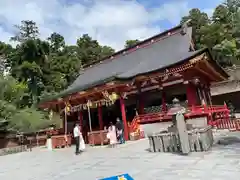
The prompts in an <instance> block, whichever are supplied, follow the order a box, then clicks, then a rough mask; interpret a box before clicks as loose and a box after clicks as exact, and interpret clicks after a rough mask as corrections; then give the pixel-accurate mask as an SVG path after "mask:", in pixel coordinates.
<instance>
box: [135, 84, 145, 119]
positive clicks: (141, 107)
mask: <svg viewBox="0 0 240 180" xmlns="http://www.w3.org/2000/svg"><path fill="white" fill-rule="evenodd" d="M136 86H137V91H138V95H137V98H138V99H137V113H138V114H144V98H143V94H142V90H141V84H140V83H136Z"/></svg>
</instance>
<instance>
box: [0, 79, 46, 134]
mask: <svg viewBox="0 0 240 180" xmlns="http://www.w3.org/2000/svg"><path fill="white" fill-rule="evenodd" d="M0 86H1V88H0V130H4V131H11V132H14V133H19V132H21V133H26V132H34V131H37V130H40V129H42V128H44V127H46V126H48V125H49V123H50V121H47V118H45V116H46V115H45V114H44V113H42V112H39V111H37V110H36V109H34V108H33V107H32V108H28V107H23V106H21V105H22V101H23V100H24V97H25V95H26V93H27V85H25V84H23V83H18V82H17V81H16V80H15V79H14V78H13V77H11V76H0Z"/></svg>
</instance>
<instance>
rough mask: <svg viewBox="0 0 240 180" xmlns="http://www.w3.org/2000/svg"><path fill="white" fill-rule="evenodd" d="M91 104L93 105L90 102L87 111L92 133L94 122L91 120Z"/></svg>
mask: <svg viewBox="0 0 240 180" xmlns="http://www.w3.org/2000/svg"><path fill="white" fill-rule="evenodd" d="M91 104H92V103H91V102H90V101H89V100H88V102H87V109H88V123H89V129H90V132H92V120H91V111H90V106H91Z"/></svg>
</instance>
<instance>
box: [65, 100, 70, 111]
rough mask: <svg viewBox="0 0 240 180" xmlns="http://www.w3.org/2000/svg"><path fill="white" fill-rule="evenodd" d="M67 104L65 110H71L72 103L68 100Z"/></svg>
mask: <svg viewBox="0 0 240 180" xmlns="http://www.w3.org/2000/svg"><path fill="white" fill-rule="evenodd" d="M65 105H66V106H65V111H66V113H68V112H70V110H71V105H70V104H69V103H68V102H67V103H66V104H65Z"/></svg>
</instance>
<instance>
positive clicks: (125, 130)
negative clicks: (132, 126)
mask: <svg viewBox="0 0 240 180" xmlns="http://www.w3.org/2000/svg"><path fill="white" fill-rule="evenodd" d="M120 108H121V113H122V121H123V126H124V137H125V140H128V125H127V117H126V111H125V102H124V99H123V98H122V97H120Z"/></svg>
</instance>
